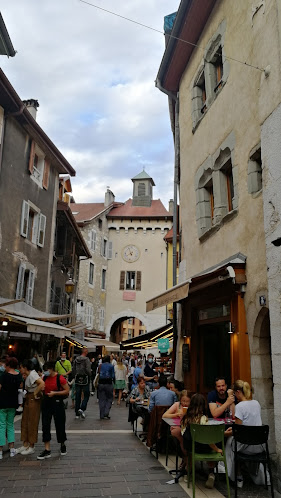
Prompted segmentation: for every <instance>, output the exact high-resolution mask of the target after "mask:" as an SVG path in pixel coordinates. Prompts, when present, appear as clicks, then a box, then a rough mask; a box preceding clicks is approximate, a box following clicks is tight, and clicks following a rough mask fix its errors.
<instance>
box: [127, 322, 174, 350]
mask: <svg viewBox="0 0 281 498" xmlns="http://www.w3.org/2000/svg"><path fill="white" fill-rule="evenodd" d="M164 338H167V339H169V340H170V341H172V340H173V325H171V323H168V324H166V325H163V327H160V328H158V329H155V330H151V331H150V332H147V333H146V334H142V335H139V336H138V337H134V338H133V339H128V340H127V341H123V342H122V344H121V349H147V348H151V347H157V340H158V339H164Z"/></svg>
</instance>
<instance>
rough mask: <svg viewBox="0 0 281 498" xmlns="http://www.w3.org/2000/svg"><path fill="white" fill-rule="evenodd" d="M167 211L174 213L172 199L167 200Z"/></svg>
mask: <svg viewBox="0 0 281 498" xmlns="http://www.w3.org/2000/svg"><path fill="white" fill-rule="evenodd" d="M169 213H170V214H173V213H174V201H173V199H170V200H169Z"/></svg>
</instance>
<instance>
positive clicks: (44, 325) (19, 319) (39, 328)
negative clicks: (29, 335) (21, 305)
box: [0, 313, 69, 338]
mask: <svg viewBox="0 0 281 498" xmlns="http://www.w3.org/2000/svg"><path fill="white" fill-rule="evenodd" d="M0 317H2V318H5V319H7V320H8V321H11V322H13V323H18V324H19V325H23V326H25V327H26V330H27V332H33V333H34V334H47V335H54V336H55V337H60V338H63V337H65V335H66V334H67V333H68V332H69V329H67V328H66V327H62V326H61V325H57V324H54V323H49V322H42V321H40V320H33V319H32V318H27V317H25V316H18V315H12V314H11V313H5V314H2V313H0Z"/></svg>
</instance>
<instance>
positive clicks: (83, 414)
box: [78, 408, 86, 418]
mask: <svg viewBox="0 0 281 498" xmlns="http://www.w3.org/2000/svg"><path fill="white" fill-rule="evenodd" d="M78 413H80V415H81V417H82V418H85V417H86V415H85V413H84V412H83V410H81V408H80V410H78Z"/></svg>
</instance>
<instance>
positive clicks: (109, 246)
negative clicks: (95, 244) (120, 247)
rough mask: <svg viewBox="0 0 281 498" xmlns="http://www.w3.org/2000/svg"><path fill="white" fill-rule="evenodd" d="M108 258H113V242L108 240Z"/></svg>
mask: <svg viewBox="0 0 281 498" xmlns="http://www.w3.org/2000/svg"><path fill="white" fill-rule="evenodd" d="M107 259H112V242H111V241H108V246H107Z"/></svg>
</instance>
